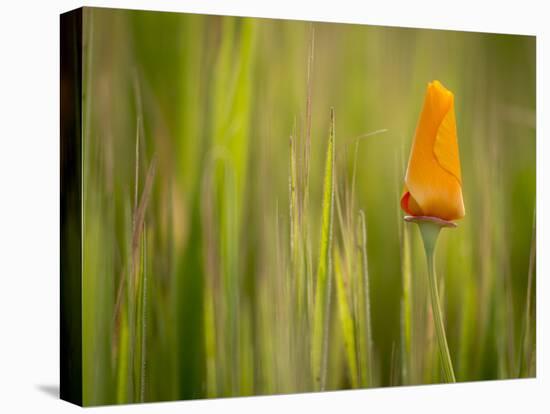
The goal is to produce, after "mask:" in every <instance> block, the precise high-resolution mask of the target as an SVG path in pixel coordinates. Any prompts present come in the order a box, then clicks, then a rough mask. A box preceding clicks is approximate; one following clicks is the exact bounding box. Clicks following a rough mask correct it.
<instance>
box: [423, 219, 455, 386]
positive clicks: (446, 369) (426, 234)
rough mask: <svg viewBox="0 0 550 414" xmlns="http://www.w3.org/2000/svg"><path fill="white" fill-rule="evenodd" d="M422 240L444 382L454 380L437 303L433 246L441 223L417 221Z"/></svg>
mask: <svg viewBox="0 0 550 414" xmlns="http://www.w3.org/2000/svg"><path fill="white" fill-rule="evenodd" d="M417 224H418V227H419V228H420V233H421V234H422V240H423V242H424V250H425V252H426V260H427V264H428V284H429V286H430V298H431V304H432V314H433V317H434V324H435V333H436V336H437V343H438V348H439V355H440V359H441V367H442V369H443V374H444V378H445V381H446V382H456V378H455V374H454V370H453V363H452V360H451V354H450V352H449V346H448V345H447V337H446V335H445V326H444V324H443V313H442V311H441V304H440V303H439V294H438V292H437V277H436V273H435V246H436V243H437V238H438V236H439V232H440V231H441V225H440V224H438V223H435V222H428V221H417Z"/></svg>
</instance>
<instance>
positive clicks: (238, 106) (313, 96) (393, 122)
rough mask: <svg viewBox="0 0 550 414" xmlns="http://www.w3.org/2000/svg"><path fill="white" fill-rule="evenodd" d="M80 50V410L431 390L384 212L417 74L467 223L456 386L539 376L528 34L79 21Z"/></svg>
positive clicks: (450, 310) (420, 267)
mask: <svg viewBox="0 0 550 414" xmlns="http://www.w3.org/2000/svg"><path fill="white" fill-rule="evenodd" d="M83 37H84V56H83V68H84V74H83V199H82V203H83V210H82V212H83V223H82V224H83V375H84V377H83V384H84V389H83V395H84V404H85V405H96V404H113V403H126V402H138V401H156V400H173V399H190V398H205V397H222V396H242V395H259V394H273V393H288V392H304V391H313V390H321V389H328V390H331V389H345V388H353V387H361V388H363V387H377V386H390V385H401V384H429V383H437V382H441V381H442V375H441V369H440V366H439V360H438V353H437V344H436V342H435V337H434V333H433V328H432V326H433V321H432V319H431V313H430V308H429V306H428V305H429V297H428V290H427V285H426V283H427V282H426V265H425V257H424V252H423V250H422V245H421V240H420V238H419V234H418V230H417V228H416V227H415V226H413V225H411V224H405V223H404V222H403V220H402V217H403V213H402V212H401V211H400V208H399V199H400V195H401V191H402V185H403V177H404V171H405V168H406V163H407V159H408V154H409V149H410V146H411V143H412V139H413V136H414V131H415V127H416V122H417V119H418V116H419V113H420V110H421V107H422V103H423V97H424V93H425V89H426V86H427V83H428V82H429V81H431V80H434V79H438V80H440V81H441V82H442V83H443V84H444V85H445V86H446V87H447V88H448V89H450V90H451V91H452V92H453V93H454V94H455V105H456V117H457V129H458V136H459V147H460V157H461V164H462V174H463V191H464V200H465V206H466V217H465V218H464V219H463V220H462V221H460V223H459V226H458V228H457V229H453V230H445V231H443V233H442V236H441V238H440V241H439V246H438V255H437V260H438V263H437V269H438V273H439V278H440V294H441V296H442V301H443V308H444V314H445V318H446V330H447V338H448V341H449V348H450V351H451V357H452V360H453V365H454V368H455V372H456V375H457V379H458V380H459V381H472V380H488V379H500V378H517V377H528V376H534V375H535V349H534V347H535V341H534V335H535V315H534V298H535V295H534V292H535V285H534V272H535V267H534V262H535V250H534V248H535V246H534V207H535V135H536V131H535V92H536V89H535V38H534V37H529V36H515V35H502V34H498V35H497V34H484V33H466V32H453V31H439V30H427V29H404V28H392V27H376V26H361V25H349V24H328V23H317V22H316V23H310V22H301V21H287V20H270V19H255V18H235V17H220V16H206V15H190V14H177V13H161V12H149V11H124V10H115V9H95V8H85V11H84V36H83ZM308 102H309V103H308ZM330 108H334V113H335V136H334V170H333V171H332V174H333V175H332V177H333V179H334V181H333V193H332V194H333V195H334V207H333V209H332V210H333V220H332V225H331V226H330V229H331V233H332V238H331V239H329V243H330V249H329V250H328V255H327V256H324V254H323V250H322V249H321V248H320V245H321V242H322V240H324V236H325V233H323V230H322V228H323V227H322V225H321V223H322V211H323V209H324V208H325V207H326V208H327V210H326V211H327V212H328V211H329V210H328V207H329V206H330V203H328V204H327V202H326V201H327V200H325V201H323V199H324V195H326V194H324V193H323V188H324V187H323V185H324V184H323V180H324V179H325V176H327V177H330V174H329V173H327V168H326V167H325V165H326V164H325V163H326V159H327V158H328V159H329V160H330V157H331V156H330V148H329V130H330V126H331V121H330ZM369 134H370V135H369ZM291 136H292V139H291V138H290V137H291ZM329 164H330V163H328V164H327V165H329ZM308 171H309V174H308ZM327 194H330V192H329V193H327ZM360 211H363V212H364V217H365V220H364V222H363V220H362V219H361V217H363V216H362V215H361V213H360ZM363 224H364V225H363ZM363 230H364V234H365V236H366V244H365V240H364V239H363V237H362V236H363ZM363 253H364V254H363ZM327 258H329V259H330V260H328V261H327V262H326V263H327V264H328V273H327V275H328V276H327V280H326V288H327V290H328V295H327V298H328V299H330V300H327V301H326V302H327V305H326V315H327V319H326V321H327V322H326V323H325V324H324V325H323V335H322V344H321V345H320V346H321V348H320V349H322V350H323V351H322V353H323V358H326V363H323V367H322V368H319V370H320V371H321V372H322V373H323V376H324V378H322V379H319V378H317V377H316V372H317V371H316V369H317V368H316V367H315V365H316V362H317V359H316V357H315V355H314V354H315V352H314V351H313V349H314V348H315V346H316V345H315V344H316V341H318V339H319V338H320V337H319V336H318V335H317V334H316V333H315V332H314V328H313V325H314V323H315V322H314V321H315V320H316V317H317V313H318V312H317V309H316V308H315V302H316V300H315V293H316V291H317V290H318V289H319V286H320V283H317V280H318V277H319V273H320V272H321V271H320V269H319V267H320V263H321V262H323V260H325V259H327ZM321 267H322V266H321ZM366 281H368V289H365V286H364V284H365V282H366ZM365 310H368V312H367V313H365V312H364V311H365ZM312 355H313V356H312Z"/></svg>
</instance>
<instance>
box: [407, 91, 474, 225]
mask: <svg viewBox="0 0 550 414" xmlns="http://www.w3.org/2000/svg"><path fill="white" fill-rule="evenodd" d="M401 208H402V209H403V210H404V211H405V212H406V213H408V214H410V215H412V216H428V217H436V218H439V219H442V220H448V221H451V220H457V219H461V218H462V217H464V215H465V211H464V201H463V199H462V179H461V174H460V159H459V157H458V143H457V134H456V119H455V110H454V95H453V94H452V92H451V91H449V90H448V89H446V88H445V87H444V86H443V85H442V84H441V83H440V82H439V81H433V82H430V83H429V84H428V89H427V91H426V97H425V99H424V107H423V108H422V113H421V114H420V119H419V121H418V125H417V127H416V134H415V137H414V142H413V146H412V149H411V155H410V158H409V165H408V167H407V173H406V175H405V188H404V191H403V195H402V197H401Z"/></svg>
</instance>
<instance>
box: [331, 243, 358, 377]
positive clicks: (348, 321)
mask: <svg viewBox="0 0 550 414" xmlns="http://www.w3.org/2000/svg"><path fill="white" fill-rule="evenodd" d="M334 279H335V281H336V297H337V304H338V314H339V316H340V326H341V328H342V336H343V340H344V348H345V350H346V359H347V364H348V368H349V376H350V380H351V386H352V388H357V387H358V386H359V375H358V368H357V355H356V349H355V343H356V340H355V325H354V321H353V317H352V313H351V310H350V305H349V302H348V299H347V292H346V282H345V277H344V274H343V269H342V264H341V257H340V252H339V251H337V250H335V251H334ZM348 280H349V278H348Z"/></svg>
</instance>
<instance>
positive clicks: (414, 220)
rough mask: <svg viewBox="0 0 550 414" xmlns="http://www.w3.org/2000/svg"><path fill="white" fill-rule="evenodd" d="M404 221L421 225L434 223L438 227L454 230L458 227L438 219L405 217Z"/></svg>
mask: <svg viewBox="0 0 550 414" xmlns="http://www.w3.org/2000/svg"><path fill="white" fill-rule="evenodd" d="M404 220H405V221H407V222H409V223H422V222H427V223H434V224H437V225H438V226H440V227H449V228H455V227H457V226H458V224H456V223H455V222H453V221H447V220H443V219H440V218H439V217H431V216H405V218H404Z"/></svg>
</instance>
